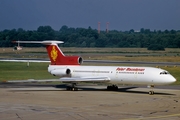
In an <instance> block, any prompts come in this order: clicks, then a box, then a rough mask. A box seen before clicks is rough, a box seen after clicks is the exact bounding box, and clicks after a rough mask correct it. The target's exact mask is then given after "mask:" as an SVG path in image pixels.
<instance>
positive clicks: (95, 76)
mask: <svg viewBox="0 0 180 120" xmlns="http://www.w3.org/2000/svg"><path fill="white" fill-rule="evenodd" d="M16 43H40V44H43V45H45V46H46V50H47V53H48V56H49V59H50V62H51V64H50V65H49V66H48V72H49V73H50V74H52V75H54V76H59V77H60V78H59V79H58V80H26V81H27V82H50V81H60V82H62V83H70V84H71V86H67V88H66V90H71V91H77V90H78V88H77V84H78V83H79V82H93V83H95V82H103V83H111V84H112V85H109V86H107V90H118V86H117V85H116V84H131V85H132V84H138V85H148V86H149V87H150V88H151V90H150V91H149V95H153V94H154V91H153V88H154V86H155V85H167V84H171V83H174V82H175V81H176V79H175V78H174V77H173V76H172V75H171V74H170V73H169V72H168V71H166V70H163V69H160V68H154V67H135V66H84V65H82V63H83V59H82V58H81V57H80V56H65V55H64V54H63V52H62V51H61V49H60V48H59V46H58V44H62V43H64V42H63V41H57V40H47V41H16ZM9 82H16V81H9ZM17 82H25V81H17Z"/></svg>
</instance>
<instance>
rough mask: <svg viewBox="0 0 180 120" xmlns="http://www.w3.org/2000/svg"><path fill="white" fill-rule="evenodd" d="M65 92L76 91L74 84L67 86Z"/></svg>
mask: <svg viewBox="0 0 180 120" xmlns="http://www.w3.org/2000/svg"><path fill="white" fill-rule="evenodd" d="M66 90H68V91H78V88H77V87H76V83H72V85H71V86H67V87H66Z"/></svg>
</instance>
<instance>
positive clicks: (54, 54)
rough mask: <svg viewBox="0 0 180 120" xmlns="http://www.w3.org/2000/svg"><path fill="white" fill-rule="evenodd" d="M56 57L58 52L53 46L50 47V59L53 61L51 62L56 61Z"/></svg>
mask: <svg viewBox="0 0 180 120" xmlns="http://www.w3.org/2000/svg"><path fill="white" fill-rule="evenodd" d="M57 56H58V51H57V50H56V48H55V46H52V50H51V58H52V59H53V61H56V58H57Z"/></svg>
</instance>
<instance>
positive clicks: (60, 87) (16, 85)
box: [0, 83, 175, 95]
mask: <svg viewBox="0 0 180 120" xmlns="http://www.w3.org/2000/svg"><path fill="white" fill-rule="evenodd" d="M35 87H36V88H39V89H27V90H26V89H19V90H18V89H17V90H11V91H19V92H20V91H29V92H30V91H67V90H66V87H67V84H61V85H53V84H37V83H34V84H29V83H25V84H23V83H20V84H19V83H1V84H0V88H35ZM44 87H49V88H55V89H51V90H48V89H47V90H45V89H41V88H44ZM77 87H78V88H79V90H78V91H107V92H124V93H133V94H148V88H147V91H137V90H131V89H136V88H138V87H132V86H128V87H124V86H123V88H119V89H118V90H117V91H108V90H107V89H106V88H103V87H102V88H97V86H96V88H95V87H94V86H93V85H92V86H88V87H83V86H77ZM72 92H73V91H72ZM74 92H76V91H74ZM155 95H175V94H170V93H162V92H156V91H155Z"/></svg>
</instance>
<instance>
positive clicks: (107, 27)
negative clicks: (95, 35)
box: [106, 22, 109, 33]
mask: <svg viewBox="0 0 180 120" xmlns="http://www.w3.org/2000/svg"><path fill="white" fill-rule="evenodd" d="M108 32H109V22H107V23H106V33H108Z"/></svg>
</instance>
